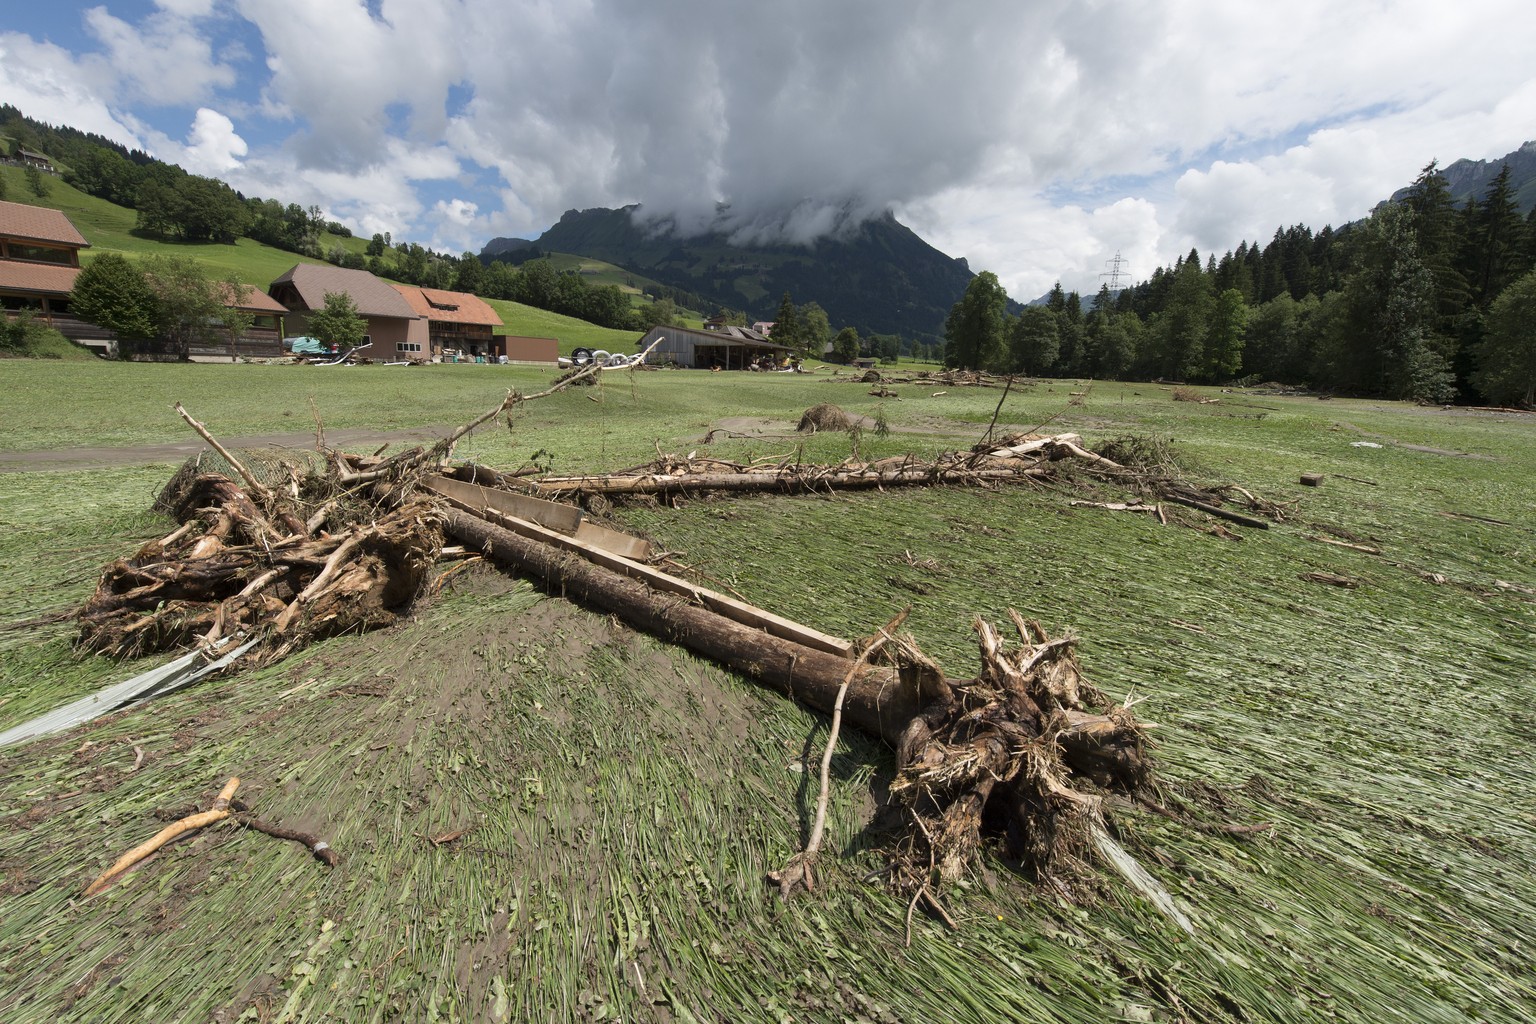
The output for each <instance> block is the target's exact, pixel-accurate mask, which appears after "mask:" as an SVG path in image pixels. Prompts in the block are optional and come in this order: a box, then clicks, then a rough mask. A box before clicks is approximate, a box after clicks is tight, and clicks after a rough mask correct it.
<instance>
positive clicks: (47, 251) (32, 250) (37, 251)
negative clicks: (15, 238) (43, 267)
mask: <svg viewBox="0 0 1536 1024" xmlns="http://www.w3.org/2000/svg"><path fill="white" fill-rule="evenodd" d="M5 248H6V253H5V254H6V256H8V257H9V258H11V259H13V260H26V261H28V262H29V263H58V264H62V265H64V266H69V265H71V264H73V263H74V260H75V254H74V250H72V249H52V248H48V247H47V246H42V245H27V244H26V243H25V242H11V243H10V244H9V245H7V246H6V247H5Z"/></svg>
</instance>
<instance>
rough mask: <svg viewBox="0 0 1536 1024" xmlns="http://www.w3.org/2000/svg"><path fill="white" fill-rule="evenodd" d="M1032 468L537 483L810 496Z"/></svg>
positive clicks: (573, 489) (987, 477) (575, 488)
mask: <svg viewBox="0 0 1536 1024" xmlns="http://www.w3.org/2000/svg"><path fill="white" fill-rule="evenodd" d="M1028 475H1030V470H1029V469H935V468H924V469H901V470H886V471H881V472H874V473H870V472H863V471H859V470H847V471H842V472H831V473H826V472H820V473H797V472H783V473H778V472H775V473H685V474H678V475H675V476H661V475H645V476H573V477H556V478H546V479H543V480H538V481H535V482H533V483H532V484H531V485H529V486H531V488H532V489H533V490H535V491H537V492H538V493H540V494H578V493H582V494H678V493H684V492H688V491H767V492H771V493H774V494H809V493H812V492H815V491H825V490H829V489H837V490H854V489H860V488H875V487H914V486H931V485H933V484H974V483H982V482H1002V481H1006V480H1017V479H1019V478H1020V477H1023V476H1028Z"/></svg>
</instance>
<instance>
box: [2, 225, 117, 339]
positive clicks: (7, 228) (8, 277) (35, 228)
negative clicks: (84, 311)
mask: <svg viewBox="0 0 1536 1024" xmlns="http://www.w3.org/2000/svg"><path fill="white" fill-rule="evenodd" d="M89 247H90V243H89V242H87V241H86V240H85V236H83V235H81V234H80V232H79V230H78V229H76V227H75V226H74V224H72V223H70V220H69V218H68V217H66V216H64V214H62V213H60V212H59V211H58V210H50V209H47V208H45V207H42V206H28V205H26V204H25V203H8V202H5V201H3V200H0V309H3V310H4V311H5V314H6V315H7V316H16V315H19V314H20V313H22V312H24V311H25V312H30V313H31V314H32V315H33V316H34V317H36V318H37V320H38V321H39V322H40V323H44V324H47V325H48V326H49V327H52V328H54V329H55V330H57V331H58V332H60V333H61V334H63V335H64V336H65V337H67V338H73V339H75V340H76V341H86V340H88V339H90V340H97V341H98V342H99V344H100V345H101V346H107V345H108V344H109V342H110V340H111V338H112V335H111V332H104V331H102V330H101V329H100V328H98V327H96V326H94V325H92V324H87V323H84V322H82V321H80V320H77V319H75V318H74V317H73V316H71V315H70V312H69V295H70V292H72V291H74V288H75V278H77V277H79V276H80V250H81V249H86V248H89Z"/></svg>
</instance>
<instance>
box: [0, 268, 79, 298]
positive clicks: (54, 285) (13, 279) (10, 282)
mask: <svg viewBox="0 0 1536 1024" xmlns="http://www.w3.org/2000/svg"><path fill="white" fill-rule="evenodd" d="M79 276H80V268H79V267H60V266H55V265H54V264H51V263H20V262H17V261H16V260H0V291H7V292H31V293H34V294H42V295H68V294H69V293H70V292H71V291H73V290H74V287H75V278H77V277H79Z"/></svg>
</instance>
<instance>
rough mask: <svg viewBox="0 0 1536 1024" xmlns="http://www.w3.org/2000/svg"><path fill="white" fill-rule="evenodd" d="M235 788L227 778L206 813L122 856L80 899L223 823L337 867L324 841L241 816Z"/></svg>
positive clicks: (336, 859) (184, 818) (170, 827)
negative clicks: (303, 850) (294, 845)
mask: <svg viewBox="0 0 1536 1024" xmlns="http://www.w3.org/2000/svg"><path fill="white" fill-rule="evenodd" d="M239 788H240V777H239V776H235V777H233V778H231V779H230V780H229V781H228V782H226V783H225V784H224V788H223V789H222V790H220V791H219V795H218V797H217V798H215V800H214V801H213V804H212V806H210V807H209V808H208V810H206V811H198V810H196V809H195V808H193V809H191V810H190V812H189V813H187V814H185V815H184V816H182V817H181V818H180V819H178V820H176V821H174V822H172V823H171V824H169V825H167V826H166V827H165V828H163V829H161V830H160V831H159V832H156V833H155V834H154V835H153V836H151V837H150V838H149V839H146V840H145V841H144V842H142V843H140V844H139V845H138V846H135V847H134V848H133V849H131V850H129V851H128V852H127V853H125V854H123V855H122V856H121V857H119V858H118V859H117V860H116V861H114V862H113V863H112V866H111V867H109V868H107V870H105V871H103V872H102V873H101V874H100V875H97V876H96V879H95V881H93V882H91V884H90V885H88V886H86V887H85V891H84V892H83V893H82V894H81V895H83V896H94V895H96V894H97V893H99V892H101V891H102V890H103V889H105V888H107V886H109V885H111V884H112V883H113V882H115V881H117V879H119V878H121V877H122V876H123V875H124V874H126V873H127V872H128V871H129V870H130V869H131V868H133V867H134V866H135V865H136V864H139V863H141V862H143V861H145V860H147V859H148V858H150V857H151V856H153V855H154V854H155V853H157V852H159V851H160V849H161V848H163V847H165V846H166V845H168V844H169V843H171V842H173V841H175V840H176V839H179V838H181V837H182V836H184V835H186V834H187V833H188V832H195V831H197V830H198V829H201V828H207V827H208V826H209V825H217V824H218V823H219V822H221V821H224V820H225V819H232V820H234V821H236V822H238V823H239V824H240V825H241V826H243V827H245V828H248V829H250V830H251V831H253V832H260V833H262V834H264V835H269V836H272V837H273V838H274V839H287V840H291V841H293V842H298V843H303V844H304V846H305V847H306V848H307V849H308V850H309V852H310V853H311V854H313V855H314V857H315V859H316V860H318V861H320V862H321V863H322V864H324V865H326V866H327V867H335V866H336V865H337V864H339V863H341V858H340V857H339V856H338V855H337V853H336V851H335V850H333V849H331V846H330V844H329V843H327V842H326V841H325V840H323V839H319V838H317V837H315V836H313V835H311V834H309V833H308V832H300V831H297V830H295V829H287V828H282V827H280V826H278V825H273V824H270V823H268V822H265V821H262V820H261V819H259V818H256V817H253V816H251V815H250V814H248V813H245V812H246V811H247V810H248V808H246V807H245V806H244V805H243V804H241V803H240V802H239V801H237V800H235V790H237V789H239Z"/></svg>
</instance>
